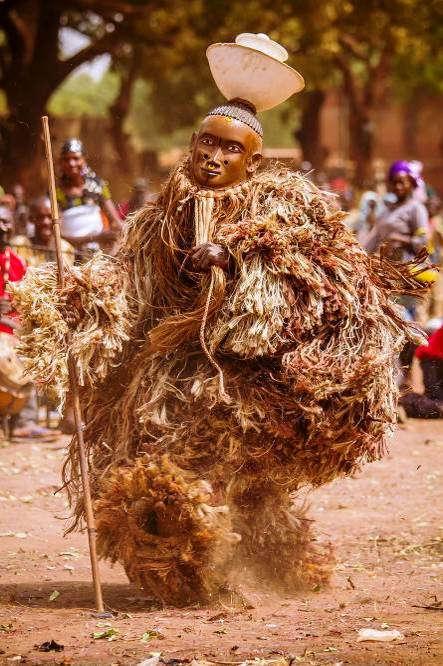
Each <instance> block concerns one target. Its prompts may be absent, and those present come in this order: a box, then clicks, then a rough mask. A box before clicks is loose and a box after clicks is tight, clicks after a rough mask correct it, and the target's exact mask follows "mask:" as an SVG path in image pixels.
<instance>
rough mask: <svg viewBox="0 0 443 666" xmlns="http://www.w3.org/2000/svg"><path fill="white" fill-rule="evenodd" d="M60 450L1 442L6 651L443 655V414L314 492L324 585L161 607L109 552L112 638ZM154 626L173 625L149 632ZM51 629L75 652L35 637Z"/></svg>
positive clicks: (184, 656) (66, 656)
mask: <svg viewBox="0 0 443 666" xmlns="http://www.w3.org/2000/svg"><path fill="white" fill-rule="evenodd" d="M62 455H63V441H60V442H58V443H55V444H54V443H52V444H33V443H29V442H28V443H26V442H23V443H21V444H11V445H9V446H7V447H6V448H3V449H1V450H0V663H5V664H15V663H26V664H46V663H53V664H115V665H117V664H130V665H132V664H134V665H135V664H137V663H138V662H140V661H142V660H143V659H146V658H147V657H148V656H149V653H150V652H151V651H161V653H162V656H163V659H164V660H165V661H168V660H171V659H173V658H176V659H180V660H190V659H192V658H193V657H196V658H206V659H208V660H210V661H219V662H223V663H224V664H226V663H228V662H229V663H233V662H240V661H242V660H243V659H245V658H258V657H260V658H267V657H274V658H275V657H278V655H284V656H286V657H290V658H292V664H294V665H295V664H297V663H305V664H335V665H340V664H364V665H365V666H372V665H377V666H378V665H383V664H406V665H408V666H409V664H414V665H415V664H417V665H419V664H421V665H423V666H429V665H432V664H442V663H443V652H442V651H441V646H439V644H438V635H439V627H440V628H441V619H442V618H441V616H442V613H441V611H439V610H437V608H438V606H439V603H438V602H440V600H441V598H442V596H443V593H442V591H441V588H440V591H439V587H438V586H439V574H440V573H441V571H442V569H441V567H442V564H441V554H442V540H441V534H440V535H439V534H438V532H437V529H438V520H439V517H440V516H441V506H442V504H441V496H442V488H443V485H442V483H441V469H442V466H441V463H442V460H443V422H424V421H415V422H414V421H409V422H408V424H407V426H406V429H403V430H401V431H399V432H398V434H397V435H396V437H395V438H394V440H393V441H392V444H391V456H390V457H387V458H385V459H384V460H383V461H382V462H380V463H375V464H373V465H370V466H367V467H366V468H365V469H364V470H363V471H362V473H361V474H360V475H359V476H358V478H356V479H345V480H340V481H336V482H334V483H332V484H331V485H329V486H327V487H325V488H323V489H321V490H317V491H315V492H314V493H312V496H311V503H312V513H313V515H314V516H315V517H316V519H317V525H318V528H319V531H320V532H321V534H322V538H323V539H325V538H326V539H330V540H331V541H332V542H333V543H334V544H335V549H336V558H337V566H336V570H335V574H334V576H333V579H332V581H331V585H330V586H329V587H328V588H327V589H323V590H320V591H310V592H303V593H299V594H297V595H294V596H293V597H292V598H290V597H284V598H283V597H279V596H277V595H276V594H273V593H271V592H269V591H264V590H259V591H257V590H247V589H246V590H244V592H245V594H246V597H247V598H248V600H249V601H250V606H251V607H250V608H248V609H239V608H233V607H231V608H230V607H228V606H226V607H225V608H224V607H222V606H220V605H219V606H217V607H214V608H195V607H194V608H190V609H184V610H183V609H179V610H177V609H173V608H159V607H158V606H156V605H155V604H154V603H153V602H150V601H149V600H146V599H144V598H143V597H142V596H141V594H140V592H139V591H138V590H137V589H136V588H134V587H133V586H131V585H129V584H128V582H127V580H126V577H125V575H124V573H123V571H122V570H121V569H120V567H117V566H116V567H115V568H111V567H110V566H109V565H107V564H104V563H103V564H102V567H101V572H102V579H103V582H104V585H103V591H104V597H105V600H106V603H107V605H108V607H109V608H110V609H112V611H113V612H114V618H113V619H111V620H109V621H108V622H109V626H110V627H113V628H115V629H116V630H118V634H117V639H116V640H113V641H108V640H106V639H98V640H94V639H93V638H91V634H92V632H94V631H103V630H105V629H106V628H108V627H106V626H103V622H104V621H103V620H102V621H100V620H98V619H97V618H96V617H94V615H93V613H92V609H93V596H92V590H91V585H90V578H89V560H88V551H87V544H86V537H85V536H84V535H79V534H76V535H70V536H69V537H67V538H65V539H64V538H63V536H62V531H63V518H64V517H65V516H66V515H67V508H66V506H65V503H64V499H63V496H62V495H61V494H57V495H55V496H54V495H53V491H54V490H55V489H56V487H57V484H58V483H59V469H60V461H61V459H62ZM439 556H440V557H439ZM55 590H56V591H58V592H59V596H58V597H57V598H56V599H55V600H53V601H50V596H51V594H52V593H53V592H54V591H55ZM55 596H56V595H55ZM426 606H431V607H434V608H435V609H432V608H426ZM362 627H371V628H374V629H380V628H387V627H389V628H390V629H398V630H400V631H401V632H402V634H403V635H404V640H402V641H400V642H395V643H367V642H364V643H358V642H356V638H357V630H358V629H360V628H362ZM149 630H156V631H158V632H159V633H161V635H162V636H163V638H153V639H151V640H148V641H147V642H143V641H142V640H141V637H142V635H143V634H144V632H147V631H149ZM50 639H54V640H55V641H57V642H58V643H61V644H63V645H64V651H63V652H59V653H55V652H50V653H43V652H39V651H38V650H37V649H36V648H35V646H36V645H38V644H41V643H43V642H44V641H48V640H50ZM19 655H20V656H21V659H19V658H18V657H19ZM14 657H15V659H14Z"/></svg>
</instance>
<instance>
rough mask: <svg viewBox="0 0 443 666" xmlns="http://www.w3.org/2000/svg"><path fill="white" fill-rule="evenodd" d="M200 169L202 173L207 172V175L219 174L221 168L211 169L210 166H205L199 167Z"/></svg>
mask: <svg viewBox="0 0 443 666" xmlns="http://www.w3.org/2000/svg"><path fill="white" fill-rule="evenodd" d="M201 170H202V171H203V172H204V173H206V174H208V176H220V174H221V170H220V169H212V168H210V167H206V166H204V167H201Z"/></svg>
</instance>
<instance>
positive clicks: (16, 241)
mask: <svg viewBox="0 0 443 666" xmlns="http://www.w3.org/2000/svg"><path fill="white" fill-rule="evenodd" d="M29 219H30V221H31V222H32V224H33V226H34V237H33V239H32V241H31V240H30V239H29V238H27V237H26V236H14V237H13V238H12V239H11V245H12V247H13V248H14V249H15V250H16V251H17V254H19V256H20V257H21V258H22V259H24V260H25V261H26V263H27V264H28V266H40V265H41V264H44V263H46V262H47V261H56V254H55V239H54V234H53V231H52V214H51V203H50V201H49V198H48V197H47V196H43V197H38V198H37V199H34V200H33V201H32V202H31V206H30V211H29ZM61 246H62V253H63V258H64V260H65V262H66V263H67V264H73V263H74V259H75V249H74V248H73V246H72V245H71V244H70V243H68V241H66V240H65V239H63V238H62V239H61Z"/></svg>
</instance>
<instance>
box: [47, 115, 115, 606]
mask: <svg viewBox="0 0 443 666" xmlns="http://www.w3.org/2000/svg"><path fill="white" fill-rule="evenodd" d="M42 126H43V136H44V142H45V152H46V163H47V166H48V180H49V198H50V200H51V215H52V230H53V233H54V239H55V252H56V257H57V268H58V284H59V287H60V289H63V287H64V286H65V272H64V266H63V254H62V246H61V235H60V220H59V212H58V202H57V192H56V189H55V175H54V160H53V157H52V146H51V135H50V133H49V120H48V116H42ZM68 369H69V388H70V394H71V398H72V404H73V409H74V419H75V430H76V435H77V445H78V457H79V461H80V472H81V477H82V486H83V495H84V502H85V512H86V525H87V528H88V540H89V555H90V558H91V569H92V580H93V583H94V594H95V605H96V608H97V611H98V613H100V614H102V615H103V614H104V615H105V613H104V605H103V596H102V588H101V584H100V574H99V568H98V557H97V548H96V542H95V536H96V529H95V520H94V511H93V509H92V499H91V486H90V483H89V472H88V461H87V457H86V451H85V441H84V438H83V419H82V411H81V406H80V395H79V388H78V378H77V370H76V367H75V363H74V359H73V358H72V357H71V356H69V358H68Z"/></svg>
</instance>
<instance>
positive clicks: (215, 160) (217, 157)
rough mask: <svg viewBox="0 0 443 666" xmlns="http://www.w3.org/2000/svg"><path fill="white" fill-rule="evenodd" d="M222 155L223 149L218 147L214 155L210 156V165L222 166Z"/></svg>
mask: <svg viewBox="0 0 443 666" xmlns="http://www.w3.org/2000/svg"><path fill="white" fill-rule="evenodd" d="M222 155H223V153H222V149H221V147H220V146H217V148H216V149H215V150H214V152H213V153H212V155H209V158H208V164H214V165H215V166H220V164H221V158H222Z"/></svg>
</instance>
